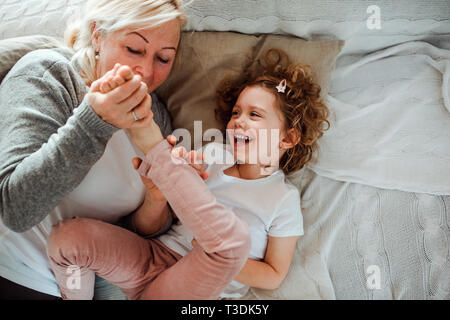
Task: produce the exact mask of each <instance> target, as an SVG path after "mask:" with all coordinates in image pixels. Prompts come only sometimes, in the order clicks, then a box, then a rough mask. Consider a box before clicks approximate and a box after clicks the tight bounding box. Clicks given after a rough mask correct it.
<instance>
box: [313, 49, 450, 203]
mask: <svg viewBox="0 0 450 320" xmlns="http://www.w3.org/2000/svg"><path fill="white" fill-rule="evenodd" d="M345 58H347V59H346V61H343V60H344V59H341V61H340V65H339V66H338V67H337V68H336V70H335V72H334V75H333V80H332V87H331V88H330V92H329V101H328V106H329V107H330V109H331V110H332V112H333V117H332V123H331V129H330V130H329V131H328V132H327V133H326V135H325V136H324V137H323V139H322V140H321V141H320V148H321V151H320V152H321V153H320V157H319V161H318V163H316V164H313V165H311V169H312V170H313V171H314V172H316V173H317V174H319V175H322V176H324V177H328V178H332V179H335V180H340V181H349V182H357V183H361V184H365V185H371V186H374V187H379V188H385V189H396V190H402V191H411V192H421V193H430V194H437V195H439V194H440V195H443V194H450V183H449V179H448V177H450V100H449V77H450V50H444V49H439V48H436V47H434V46H432V45H430V44H429V43H426V42H420V41H413V42H407V43H403V44H400V45H396V46H393V47H389V48H387V49H384V50H380V51H377V52H374V53H372V54H369V55H366V56H365V57H363V58H360V57H356V56H353V57H352V56H350V57H345Z"/></svg>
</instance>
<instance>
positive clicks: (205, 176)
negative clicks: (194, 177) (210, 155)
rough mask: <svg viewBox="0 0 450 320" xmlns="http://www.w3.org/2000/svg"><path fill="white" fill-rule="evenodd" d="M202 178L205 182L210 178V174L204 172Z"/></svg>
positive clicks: (201, 174)
mask: <svg viewBox="0 0 450 320" xmlns="http://www.w3.org/2000/svg"><path fill="white" fill-rule="evenodd" d="M200 177H201V178H202V179H203V180H206V179H208V177H209V172H206V171H204V172H202V173H200Z"/></svg>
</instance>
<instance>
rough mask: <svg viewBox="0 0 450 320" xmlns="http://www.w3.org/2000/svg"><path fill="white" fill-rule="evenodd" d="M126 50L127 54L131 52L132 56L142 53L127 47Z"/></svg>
mask: <svg viewBox="0 0 450 320" xmlns="http://www.w3.org/2000/svg"><path fill="white" fill-rule="evenodd" d="M127 50H128V51H129V52H131V53H132V54H141V53H142V52H141V51H139V50H134V49H132V48H131V47H127Z"/></svg>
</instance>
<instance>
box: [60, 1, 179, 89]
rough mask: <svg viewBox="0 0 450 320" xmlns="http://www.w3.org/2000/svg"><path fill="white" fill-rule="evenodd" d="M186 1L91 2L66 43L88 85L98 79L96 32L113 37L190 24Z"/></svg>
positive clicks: (69, 29) (71, 25) (70, 27)
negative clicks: (173, 23)
mask: <svg viewBox="0 0 450 320" xmlns="http://www.w3.org/2000/svg"><path fill="white" fill-rule="evenodd" d="M182 7H183V1H182V0H89V1H88V2H87V3H86V5H85V7H84V8H83V12H82V13H81V15H80V17H78V18H75V19H74V21H73V22H71V23H69V25H68V27H67V29H66V32H65V34H64V42H65V44H66V45H67V46H68V47H70V48H72V49H73V50H74V51H75V54H74V56H73V57H72V63H73V64H74V66H75V67H76V68H77V69H78V70H79V72H80V75H81V77H82V78H83V79H84V80H85V81H86V83H92V82H93V81H95V80H96V74H95V69H96V59H95V55H96V53H95V49H94V48H93V46H92V35H93V30H94V26H95V31H96V32H100V33H101V34H104V35H106V34H109V33H111V32H114V31H118V30H121V29H123V28H134V29H136V30H139V29H147V28H153V27H156V26H158V25H161V24H163V23H165V22H168V21H171V20H173V19H178V20H179V21H180V25H181V27H184V26H185V24H186V16H185V13H184V11H183V9H182Z"/></svg>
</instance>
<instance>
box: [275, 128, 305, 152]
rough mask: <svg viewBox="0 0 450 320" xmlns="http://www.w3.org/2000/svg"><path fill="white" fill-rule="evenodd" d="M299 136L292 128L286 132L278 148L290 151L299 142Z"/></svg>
mask: <svg viewBox="0 0 450 320" xmlns="http://www.w3.org/2000/svg"><path fill="white" fill-rule="evenodd" d="M300 138H301V134H300V132H298V131H297V130H295V129H294V128H291V129H289V130H288V131H287V132H286V135H285V136H284V138H282V139H281V141H280V148H282V149H291V148H293V147H295V146H296V145H297V144H298V143H299V142H300Z"/></svg>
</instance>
